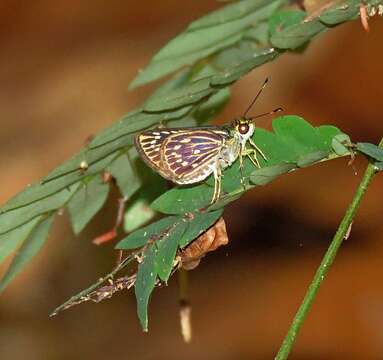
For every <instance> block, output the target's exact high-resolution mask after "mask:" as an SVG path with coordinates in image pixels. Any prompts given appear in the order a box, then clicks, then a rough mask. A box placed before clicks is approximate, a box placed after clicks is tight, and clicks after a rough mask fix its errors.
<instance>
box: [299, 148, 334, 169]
mask: <svg viewBox="0 0 383 360" xmlns="http://www.w3.org/2000/svg"><path fill="white" fill-rule="evenodd" d="M328 155H329V152H328V151H323V150H319V151H314V152H312V153H310V154H304V155H301V156H299V157H298V160H297V165H298V166H299V167H301V168H302V167H307V166H310V165H312V164H314V163H316V162H318V161H320V160H322V159H325V158H327V157H328Z"/></svg>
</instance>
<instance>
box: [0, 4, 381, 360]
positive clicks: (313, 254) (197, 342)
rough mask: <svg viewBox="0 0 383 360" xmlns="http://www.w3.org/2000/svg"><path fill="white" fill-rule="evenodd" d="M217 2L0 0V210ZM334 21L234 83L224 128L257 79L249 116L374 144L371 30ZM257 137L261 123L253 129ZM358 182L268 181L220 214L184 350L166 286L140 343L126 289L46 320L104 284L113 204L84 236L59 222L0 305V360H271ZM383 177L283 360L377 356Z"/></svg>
mask: <svg viewBox="0 0 383 360" xmlns="http://www.w3.org/2000/svg"><path fill="white" fill-rule="evenodd" d="M218 6H219V4H218V3H216V2H215V1H212V0H211V1H193V2H179V1H175V0H166V1H161V2H159V1H147V0H146V1H140V2H136V1H127V0H125V1H120V0H110V1H99V0H93V1H86V0H79V1H55V2H52V1H47V0H38V1H33V2H26V1H24V2H23V1H20V2H19V1H10V0H8V1H6V0H3V1H2V2H1V3H0V19H1V26H0V52H1V56H0V83H1V90H0V114H1V132H0V173H1V178H2V181H1V191H0V202H1V203H4V202H5V201H6V200H7V199H8V198H10V197H11V196H12V195H14V194H15V193H16V192H18V191H20V190H21V189H22V188H23V187H24V186H25V185H26V184H28V183H30V182H34V181H37V180H38V179H39V178H40V177H42V176H44V175H45V174H47V173H48V171H49V170H51V169H52V168H53V167H55V166H56V165H58V164H59V163H61V162H62V161H64V160H65V159H67V158H68V157H70V156H71V155H72V154H73V153H74V152H76V151H77V150H78V149H79V148H80V147H81V146H82V145H83V143H84V141H85V139H86V138H87V137H88V136H89V135H91V134H95V133H97V132H98V131H99V130H100V129H102V128H104V127H106V126H108V125H110V124H111V123H112V122H113V121H115V120H116V119H118V118H119V117H120V116H121V115H123V114H124V113H127V112H128V111H129V110H131V109H132V108H133V107H135V106H136V105H138V104H139V103H140V102H141V101H142V100H143V99H144V98H145V96H146V95H147V94H149V93H150V91H151V87H150V86H148V87H145V88H140V89H137V90H135V91H134V92H128V90H127V87H128V84H129V82H130V81H131V80H132V79H133V77H134V75H135V73H136V71H137V69H138V68H140V67H143V66H144V65H145V64H146V63H147V61H148V60H149V59H150V57H151V56H152V55H153V54H154V52H155V51H156V50H158V49H159V48H160V47H161V46H162V45H163V44H164V43H165V42H166V41H167V40H169V39H170V38H171V37H173V36H175V35H176V34H177V33H178V32H180V31H181V30H183V29H184V28H185V26H186V25H187V24H188V22H190V21H191V20H192V19H195V18H196V17H198V16H200V15H202V14H204V13H206V12H207V11H209V10H211V9H214V8H217V7H218ZM370 25H371V32H370V33H369V34H367V33H366V32H364V31H363V29H362V27H361V25H360V23H359V22H358V21H355V22H354V23H350V24H346V25H343V26H341V27H339V28H336V29H334V30H331V31H330V32H328V33H327V34H324V35H322V36H320V37H319V38H317V39H315V41H314V42H313V44H311V45H310V46H309V47H308V49H307V50H306V51H305V53H304V54H302V55H284V56H282V57H281V58H280V59H279V60H277V61H276V62H273V63H271V64H268V65H266V66H264V67H262V68H261V69H258V70H256V71H254V72H253V73H251V74H250V75H248V76H247V77H245V78H243V79H242V80H241V81H240V82H239V83H238V84H236V85H235V87H234V89H233V90H234V95H233V99H232V101H231V102H230V104H229V106H228V107H227V109H226V110H225V112H224V114H223V115H222V118H221V119H220V121H221V122H223V121H228V120H230V119H231V118H232V117H234V116H237V115H238V114H240V113H242V111H243V109H245V107H246V106H247V104H248V103H249V101H250V99H251V98H252V96H253V95H254V93H255V92H256V91H257V89H258V88H259V86H260V84H261V83H262V81H263V80H264V78H265V77H266V76H271V79H272V81H271V85H270V86H269V87H268V89H267V90H266V91H265V92H264V93H263V95H262V99H261V100H260V101H259V103H258V105H257V106H258V110H259V112H262V111H266V110H270V109H272V108H275V107H277V106H283V107H284V108H285V109H286V113H290V114H298V115H301V116H303V117H305V118H306V119H308V120H309V121H311V122H312V123H313V124H315V125H320V124H326V123H331V124H334V125H336V126H338V127H340V128H341V129H343V130H344V131H345V132H346V133H348V134H349V135H350V136H351V138H352V139H353V140H354V141H370V142H378V141H379V138H380V136H382V134H383V122H382V118H381V105H382V101H381V100H382V98H383V97H382V95H383V94H382V86H381V84H382V82H381V77H382V70H383V68H382V60H381V59H382V56H383V42H382V33H383V21H382V19H381V18H374V19H372V21H371V22H370ZM261 125H262V126H266V127H267V126H269V124H268V121H267V120H266V121H263V122H262V123H261ZM365 165H366V161H364V160H363V159H358V160H357V161H356V162H355V168H356V171H357V173H358V174H357V175H355V174H354V170H353V169H352V167H349V166H347V160H346V159H340V160H336V161H333V162H329V163H326V164H321V165H319V166H315V167H312V168H308V169H305V170H304V171H298V172H296V173H294V174H291V175H287V176H284V177H281V178H279V179H278V180H277V181H275V182H274V183H272V184H270V185H268V186H266V187H264V188H258V189H256V190H255V191H252V192H251V193H248V194H247V195H246V196H245V197H244V198H242V199H241V201H238V202H236V203H234V204H232V205H231V206H230V207H229V208H228V209H227V211H226V213H225V219H226V222H227V227H228V232H229V236H230V240H231V243H230V244H229V245H228V246H226V247H225V248H221V249H220V250H218V251H217V252H216V253H214V254H210V255H209V256H208V257H207V258H205V259H204V260H203V261H202V263H201V265H200V266H199V267H198V268H197V269H196V270H194V271H192V272H191V273H190V277H191V284H190V285H191V300H192V303H193V325H194V339H193V342H192V344H191V345H185V344H183V342H182V340H181V337H180V332H179V326H178V313H177V288H176V281H175V279H172V281H171V282H170V284H169V286H168V287H167V288H166V287H165V288H162V289H159V290H157V291H155V292H154V296H153V297H152V301H151V304H150V310H149V311H150V313H149V315H150V332H149V334H143V333H142V331H141V330H140V327H139V323H138V320H137V318H136V313H135V312H136V309H135V300H134V296H133V294H126V293H125V294H122V295H120V296H116V297H114V298H113V299H112V300H110V301H106V302H104V303H101V304H98V305H93V304H90V305H82V306H79V307H77V308H74V309H72V310H69V311H67V312H65V313H63V314H61V315H59V316H57V317H56V318H53V319H50V318H48V314H49V312H50V311H51V310H52V309H53V308H54V307H55V306H57V305H59V304H60V303H61V302H63V301H64V300H66V299H67V298H68V297H69V296H70V295H72V294H74V293H75V292H77V291H79V290H80V289H82V288H84V287H86V286H87V285H88V284H90V283H91V282H93V281H94V280H95V279H97V278H98V277H99V276H101V275H102V274H104V273H106V272H107V271H108V270H109V269H110V268H111V267H112V266H113V265H114V261H115V255H114V252H113V250H112V245H107V246H105V247H96V246H94V245H91V243H90V239H92V238H93V237H94V236H95V235H96V234H99V233H101V232H103V231H105V230H108V229H109V228H110V226H111V224H112V222H113V217H114V215H115V202H113V201H110V202H109V203H108V204H107V205H106V206H105V208H104V210H103V212H102V214H101V215H100V216H98V217H97V219H95V221H93V222H92V225H91V226H90V227H89V228H88V229H87V230H86V231H84V233H83V234H82V236H81V237H80V238H75V237H74V235H73V234H72V232H71V231H70V228H69V224H68V220H67V218H66V216H63V217H61V218H59V219H58V220H57V221H56V223H55V228H54V231H53V233H52V234H51V235H50V239H49V241H48V243H47V245H46V246H45V247H44V249H43V251H42V252H41V253H40V254H39V255H38V256H37V257H36V258H35V259H34V260H33V262H32V263H31V264H29V265H28V266H27V267H26V269H25V271H24V272H23V273H22V274H21V275H20V276H18V278H17V279H16V281H14V282H13V283H12V284H11V286H10V287H9V288H8V289H7V290H6V292H5V293H4V294H2V295H1V298H0V359H29V360H34V359H105V358H110V359H114V358H118V359H180V358H182V359H272V358H273V356H274V354H275V353H276V351H277V349H278V347H279V345H280V343H281V341H282V338H283V336H284V334H285V332H286V331H287V328H288V326H289V324H290V321H291V319H292V317H293V315H294V313H295V311H296V309H297V307H298V305H299V303H300V301H301V299H302V297H303V295H304V292H305V291H306V288H307V286H308V283H309V281H310V279H311V278H312V276H313V274H314V271H315V269H316V267H317V265H318V264H319V262H320V259H321V257H322V255H323V253H324V251H325V249H326V247H327V245H328V244H329V241H330V239H331V237H332V235H333V234H334V232H335V230H336V227H337V225H338V223H339V221H340V219H341V217H342V215H343V213H344V211H345V208H346V206H347V205H348V203H349V201H350V200H351V198H352V196H353V192H354V190H355V187H356V186H357V184H358V181H359V180H360V177H361V174H362V172H363V169H364V167H365ZM382 199H383V179H382V177H381V176H378V177H377V178H376V179H375V181H374V182H373V184H372V185H371V188H370V190H369V192H368V194H367V196H366V197H365V199H364V201H363V204H362V208H361V209H360V211H359V213H358V217H357V220H356V223H355V224H354V227H353V230H352V234H351V237H350V238H349V239H348V240H347V241H346V242H345V244H344V245H343V246H342V248H341V250H340V253H339V256H338V258H337V259H336V261H335V264H334V266H333V267H332V269H331V271H330V274H329V277H328V279H327V280H326V281H325V283H324V284H323V286H322V288H321V290H320V293H319V295H318V297H317V299H316V301H315V304H314V306H313V309H312V312H311V313H310V314H309V316H308V319H307V321H306V322H305V324H304V326H303V328H302V331H301V333H300V335H299V338H298V341H297V344H296V347H295V348H294V351H293V355H292V356H291V359H382V358H383V355H382V353H383V330H382V328H383V283H382V281H381V279H382V276H383V244H382V240H383V223H382V207H383V206H382Z"/></svg>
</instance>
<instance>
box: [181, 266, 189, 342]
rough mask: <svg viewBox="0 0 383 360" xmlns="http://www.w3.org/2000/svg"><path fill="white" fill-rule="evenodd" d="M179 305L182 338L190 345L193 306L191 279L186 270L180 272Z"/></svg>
mask: <svg viewBox="0 0 383 360" xmlns="http://www.w3.org/2000/svg"><path fill="white" fill-rule="evenodd" d="M178 287H179V305H180V325H181V334H182V338H183V340H184V341H185V342H186V343H190V341H191V337H192V327H191V306H190V302H189V277H188V272H187V271H186V270H184V269H179V270H178Z"/></svg>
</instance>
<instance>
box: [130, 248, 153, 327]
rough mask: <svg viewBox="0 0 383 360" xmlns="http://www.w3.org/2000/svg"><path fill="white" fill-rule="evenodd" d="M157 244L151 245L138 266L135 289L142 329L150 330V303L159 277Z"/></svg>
mask: <svg viewBox="0 0 383 360" xmlns="http://www.w3.org/2000/svg"><path fill="white" fill-rule="evenodd" d="M155 255H156V250H155V246H154V245H151V246H149V247H148V248H147V249H146V251H145V253H144V254H143V260H142V262H141V264H140V265H139V266H138V272H137V279H136V283H135V285H134V291H135V294H136V299H137V315H138V318H139V319H140V323H141V326H142V329H143V330H144V331H148V304H149V298H150V294H151V293H152V291H153V289H154V287H155V285H156V279H157V273H156V265H155Z"/></svg>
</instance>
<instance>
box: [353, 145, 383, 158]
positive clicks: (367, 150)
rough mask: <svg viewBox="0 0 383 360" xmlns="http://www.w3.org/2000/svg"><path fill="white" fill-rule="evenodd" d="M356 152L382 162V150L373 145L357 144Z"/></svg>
mask: <svg viewBox="0 0 383 360" xmlns="http://www.w3.org/2000/svg"><path fill="white" fill-rule="evenodd" d="M356 150H358V151H359V152H361V153H363V154H365V155H367V156H369V157H370V158H373V159H375V160H378V161H383V149H381V148H380V147H379V146H377V145H375V144H370V143H360V142H359V143H357V144H356Z"/></svg>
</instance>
